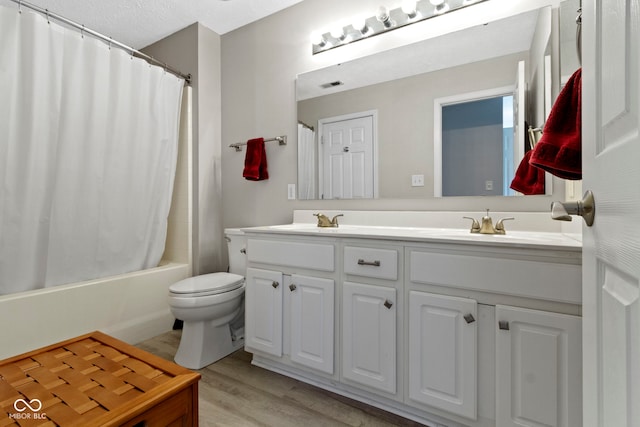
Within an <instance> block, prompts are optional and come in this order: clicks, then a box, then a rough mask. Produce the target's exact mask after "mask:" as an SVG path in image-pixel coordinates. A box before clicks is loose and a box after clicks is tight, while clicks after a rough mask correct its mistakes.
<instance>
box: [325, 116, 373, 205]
mask: <svg viewBox="0 0 640 427" xmlns="http://www.w3.org/2000/svg"><path fill="white" fill-rule="evenodd" d="M369 116H371V118H372V119H373V129H372V132H371V135H372V137H373V141H372V143H373V147H372V150H373V153H372V154H373V159H372V160H373V198H374V199H377V198H378V196H379V194H378V164H379V162H378V110H367V111H360V112H356V113H349V114H342V115H339V116H333V117H325V118H323V119H319V120H318V195H319V196H322V195H324V179H323V178H324V156H323V154H324V147H325V145H324V143H323V138H324V126H325V125H326V124H329V123H334V122H341V121H345V120H352V119H361V118H363V117H369Z"/></svg>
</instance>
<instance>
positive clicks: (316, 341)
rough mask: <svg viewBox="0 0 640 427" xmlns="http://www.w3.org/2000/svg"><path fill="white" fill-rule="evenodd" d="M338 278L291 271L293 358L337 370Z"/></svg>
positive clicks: (329, 369) (305, 363)
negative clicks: (335, 351)
mask: <svg viewBox="0 0 640 427" xmlns="http://www.w3.org/2000/svg"><path fill="white" fill-rule="evenodd" d="M333 289H334V282H333V280H331V279H322V278H318V277H308V276H300V275H297V274H292V275H291V284H290V285H289V290H288V292H289V296H290V304H291V360H293V361H294V362H296V363H300V364H301V365H304V366H308V367H310V368H314V369H317V370H319V371H322V372H326V373H328V374H333V337H334V334H333V318H334V310H333V307H334V292H333Z"/></svg>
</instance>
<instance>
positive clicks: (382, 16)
mask: <svg viewBox="0 0 640 427" xmlns="http://www.w3.org/2000/svg"><path fill="white" fill-rule="evenodd" d="M376 19H377V20H378V21H380V22H382V25H384V27H385V28H390V27H392V26H393V25H394V24H395V22H393V21H392V20H391V17H390V16H389V11H387V8H386V7H384V6H380V7H379V8H378V13H376Z"/></svg>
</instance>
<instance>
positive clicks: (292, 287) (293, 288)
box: [289, 283, 297, 292]
mask: <svg viewBox="0 0 640 427" xmlns="http://www.w3.org/2000/svg"><path fill="white" fill-rule="evenodd" d="M296 288H297V286H296V285H294V284H293V283H292V284H290V285H289V289H290V290H291V292H293V291H295V290H296Z"/></svg>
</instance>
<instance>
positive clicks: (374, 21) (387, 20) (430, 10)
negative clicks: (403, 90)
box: [311, 0, 489, 55]
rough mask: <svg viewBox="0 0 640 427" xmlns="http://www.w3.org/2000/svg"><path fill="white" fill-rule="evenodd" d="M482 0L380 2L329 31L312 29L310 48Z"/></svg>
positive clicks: (345, 41) (341, 43)
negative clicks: (369, 11) (367, 12)
mask: <svg viewBox="0 0 640 427" xmlns="http://www.w3.org/2000/svg"><path fill="white" fill-rule="evenodd" d="M485 1H489V0H429V1H427V0H403V1H402V5H401V7H398V8H396V9H391V10H389V9H387V8H386V7H385V6H380V7H379V8H378V10H377V12H376V14H375V15H373V16H370V17H369V18H362V17H358V18H355V19H353V21H352V22H351V24H347V25H344V24H339V25H338V26H336V27H334V28H333V29H332V30H331V31H324V32H322V31H321V32H318V33H314V34H313V35H312V38H311V44H312V49H311V51H312V53H313V54H314V55H315V54H317V53H320V52H324V51H326V50H329V49H333V48H336V47H340V46H345V45H347V44H349V43H352V42H355V41H358V40H362V39H364V38H367V37H371V36H375V35H378V34H383V33H386V32H387V31H392V30H395V29H396V28H402V27H404V26H406V25H410V24H414V23H416V22H421V21H424V20H425V19H430V18H434V17H437V16H440V15H442V14H445V13H448V12H453V11H455V10H460V9H463V8H465V7H468V6H472V5H475V4H478V3H483V2H485Z"/></svg>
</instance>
